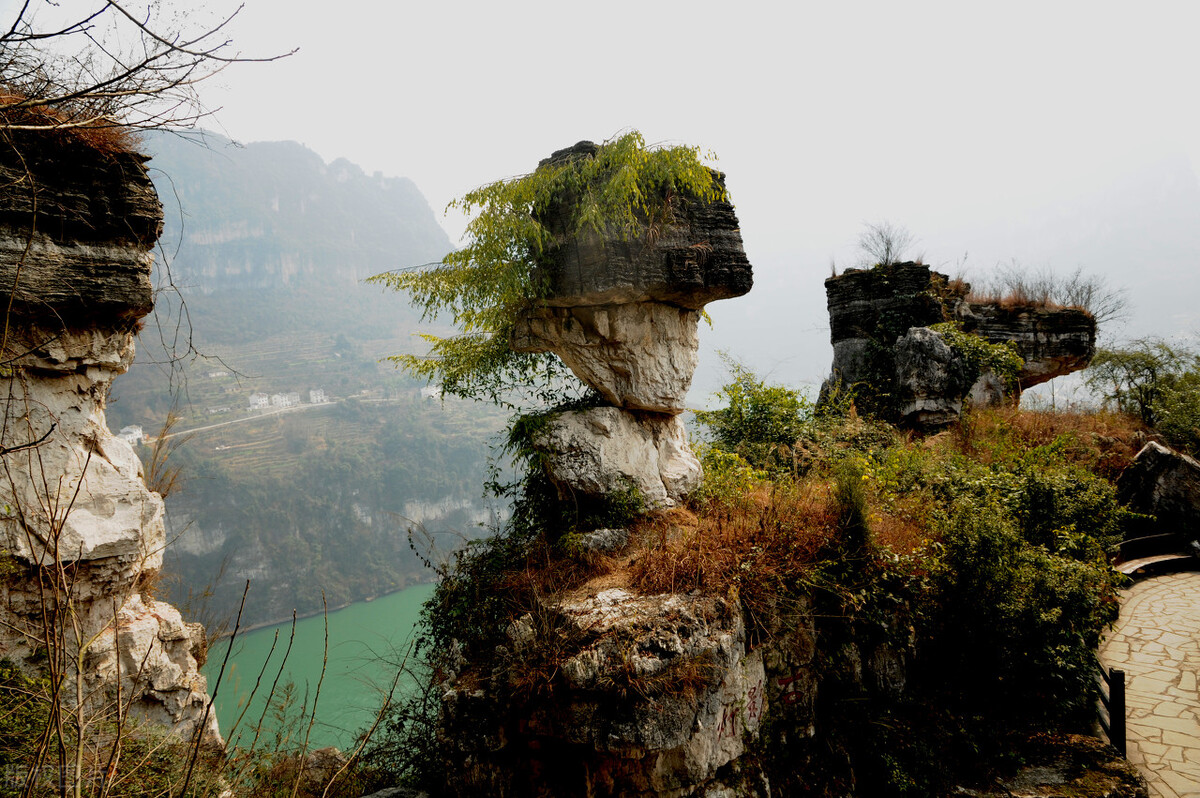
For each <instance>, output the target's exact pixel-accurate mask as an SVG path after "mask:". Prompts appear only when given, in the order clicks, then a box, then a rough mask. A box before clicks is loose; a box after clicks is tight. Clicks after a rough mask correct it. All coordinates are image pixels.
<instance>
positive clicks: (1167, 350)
mask: <svg viewBox="0 0 1200 798" xmlns="http://www.w3.org/2000/svg"><path fill="white" fill-rule="evenodd" d="M1086 379H1087V384H1088V386H1089V387H1090V388H1091V389H1092V390H1094V391H1096V392H1097V393H1098V394H1100V396H1101V398H1102V399H1103V400H1104V401H1105V402H1106V403H1108V404H1111V405H1114V406H1115V407H1116V408H1117V409H1118V410H1120V411H1121V412H1123V413H1128V414H1129V415H1132V416H1135V417H1137V418H1139V419H1141V420H1142V422H1143V423H1145V424H1146V425H1148V426H1151V427H1155V428H1157V429H1158V430H1159V432H1161V433H1162V434H1163V435H1164V436H1165V437H1166V438H1167V440H1168V441H1169V442H1170V443H1172V444H1174V445H1175V446H1179V447H1182V448H1185V449H1188V450H1189V451H1192V452H1197V451H1200V354H1197V353H1196V352H1194V351H1192V350H1190V349H1187V348H1185V347H1182V346H1178V345H1173V344H1170V343H1168V342H1166V341H1164V340H1162V339H1161V338H1140V339H1138V340H1135V341H1130V342H1128V343H1127V344H1125V345H1124V346H1122V347H1120V348H1114V349H1101V350H1099V351H1098V352H1097V353H1096V357H1095V358H1093V359H1092V363H1091V365H1090V366H1089V367H1088V370H1087V377H1086Z"/></svg>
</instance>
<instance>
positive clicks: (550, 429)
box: [533, 407, 701, 508]
mask: <svg viewBox="0 0 1200 798" xmlns="http://www.w3.org/2000/svg"><path fill="white" fill-rule="evenodd" d="M533 443H534V445H535V446H536V447H537V448H538V450H539V451H541V452H542V453H543V455H544V462H545V466H546V472H547V474H548V476H549V477H550V479H551V481H552V482H553V483H554V484H555V486H556V487H557V488H558V491H559V493H560V495H561V496H562V497H563V498H564V499H565V500H574V499H576V498H580V497H586V498H590V499H602V498H605V497H609V496H612V495H614V494H619V493H621V492H622V491H626V490H628V489H630V488H634V489H636V490H637V492H638V494H639V495H640V496H641V499H642V501H643V502H644V503H645V505H646V506H647V507H649V508H655V507H670V506H673V505H674V504H676V503H677V502H679V501H680V500H682V499H683V498H684V497H685V496H686V495H687V494H688V493H690V492H691V491H693V490H695V488H696V487H697V486H698V485H699V484H700V477H701V471H700V462H699V461H698V460H697V459H696V456H695V455H694V454H692V451H691V449H690V448H689V447H688V443H687V431H686V429H685V428H684V425H683V421H682V420H681V419H680V418H679V417H678V416H669V415H660V414H652V413H639V414H635V413H630V412H627V411H624V410H621V409H619V408H616V407H593V408H590V409H587V410H572V411H567V412H563V413H558V414H555V415H553V416H551V417H550V418H549V419H548V423H547V425H546V427H545V429H543V430H542V431H541V432H540V433H539V434H538V435H536V436H535V438H534V441H533Z"/></svg>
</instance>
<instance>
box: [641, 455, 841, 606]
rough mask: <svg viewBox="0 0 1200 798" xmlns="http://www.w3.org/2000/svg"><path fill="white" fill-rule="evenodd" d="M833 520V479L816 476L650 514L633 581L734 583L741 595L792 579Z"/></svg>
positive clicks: (704, 585)
mask: <svg viewBox="0 0 1200 798" xmlns="http://www.w3.org/2000/svg"><path fill="white" fill-rule="evenodd" d="M836 524H837V510H836V509H835V507H834V502H833V497H832V494H831V489H830V486H829V485H828V484H827V483H826V482H824V481H821V480H815V479H814V480H807V481H805V482H803V483H800V484H796V485H792V484H786V483H785V484H777V485H774V486H773V487H769V488H761V489H759V490H758V491H756V492H755V493H754V494H753V495H751V496H749V497H747V500H746V501H745V502H743V503H741V504H739V505H737V506H726V505H720V504H715V505H713V506H710V507H709V508H708V509H707V510H706V511H705V512H704V513H703V514H702V515H700V516H697V515H695V514H693V513H690V512H688V511H684V510H676V511H673V512H671V513H663V514H659V515H657V516H654V517H651V518H648V519H647V520H646V521H644V522H643V523H642V524H641V525H640V526H639V527H638V529H637V530H636V533H637V545H638V546H639V550H638V552H637V554H636V559H635V560H634V562H633V564H632V565H631V567H630V571H631V573H630V577H631V579H630V581H631V584H632V585H633V586H634V587H635V588H637V589H638V590H640V591H642V592H644V593H667V592H687V591H690V590H703V591H705V592H706V593H710V594H718V595H719V594H722V593H727V592H728V591H730V590H731V589H735V588H736V589H737V590H739V591H740V593H741V597H742V600H743V601H745V602H748V603H749V602H752V601H753V600H754V595H753V593H754V592H756V591H757V590H759V589H768V588H767V586H768V585H779V584H783V583H788V582H791V581H794V580H795V579H796V578H797V577H798V576H800V575H802V574H804V573H805V572H806V571H808V570H809V569H810V568H811V566H812V565H813V564H814V563H815V562H816V559H817V556H818V554H819V552H820V551H821V549H822V548H823V547H824V546H825V545H826V544H827V543H828V542H829V541H830V539H831V538H832V536H833V534H834V529H835V526H836Z"/></svg>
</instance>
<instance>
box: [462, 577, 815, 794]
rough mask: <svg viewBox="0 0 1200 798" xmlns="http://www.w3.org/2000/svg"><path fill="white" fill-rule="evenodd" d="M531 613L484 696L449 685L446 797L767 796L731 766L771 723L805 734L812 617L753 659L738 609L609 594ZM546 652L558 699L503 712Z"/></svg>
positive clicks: (761, 779) (685, 599)
mask: <svg viewBox="0 0 1200 798" xmlns="http://www.w3.org/2000/svg"><path fill="white" fill-rule="evenodd" d="M539 612H540V613H541V615H542V616H543V617H539V618H537V619H535V618H534V617H533V616H532V615H526V616H524V617H522V618H519V619H517V620H516V621H514V622H513V624H512V625H511V626H510V627H509V630H508V639H509V642H508V645H507V647H505V650H504V651H502V652H500V662H499V664H498V665H497V667H496V669H495V670H494V671H493V672H492V673H491V674H490V676H489V681H490V682H491V687H490V688H489V689H488V690H486V691H485V690H480V689H471V686H470V685H471V684H472V683H473V680H472V677H471V675H469V674H468V672H467V671H464V672H462V673H459V674H455V675H454V676H455V679H454V680H452V681H450V682H447V683H446V684H445V685H444V687H445V689H446V692H445V696H444V698H443V706H444V710H445V711H444V714H443V719H442V727H441V729H440V735H441V736H440V738H439V743H440V744H441V746H442V747H443V750H444V755H445V756H446V758H447V763H448V764H449V763H451V762H453V763H454V764H453V765H451V766H450V767H449V768H448V770H447V775H448V781H447V787H448V790H449V792H450V794H454V795H463V796H466V795H483V794H488V795H509V794H512V795H534V794H553V795H562V796H574V795H581V796H582V795H609V796H617V795H620V796H682V795H762V796H766V795H769V794H770V786H769V785H768V784H767V782H766V777H765V776H764V775H763V774H762V773H761V772H760V771H758V770H757V769H756V767H755V766H754V765H750V766H748V767H746V768H742V767H741V766H740V764H739V763H740V760H742V759H744V758H745V756H746V754H747V753H748V752H750V751H751V750H752V749H755V748H756V747H757V743H758V741H759V734H760V729H761V728H762V727H763V725H764V723H765V722H766V720H767V718H768V717H773V718H774V719H775V720H776V721H777V722H778V721H780V720H781V719H785V718H786V724H787V727H788V728H789V729H791V730H793V731H794V732H798V733H799V734H800V735H801V736H802V737H803V736H805V735H810V734H811V733H812V728H813V722H814V711H815V703H816V691H817V677H818V672H817V669H816V667H815V636H814V629H813V626H812V618H811V617H806V618H805V619H804V620H803V621H801V622H800V624H799V628H797V629H795V630H793V631H792V632H791V633H789V634H788V635H786V636H782V637H781V638H780V639H779V640H778V641H777V643H778V645H776V646H772V647H770V648H757V649H752V648H751V647H750V646H749V645H748V642H747V636H746V629H745V624H744V620H743V617H742V613H741V611H740V608H739V607H738V606H737V604H736V603H735V604H731V603H729V602H728V601H727V600H726V599H724V598H718V597H711V596H699V595H691V596H683V595H675V594H664V595H655V596H642V595H637V594H634V593H631V592H629V591H627V590H624V589H621V588H610V589H607V590H600V591H597V592H594V593H592V592H589V593H583V594H581V595H577V596H567V597H564V598H561V599H558V600H554V601H551V602H548V603H547V604H546V605H545V606H544V607H542V608H541V609H540V610H539ZM549 640H559V641H562V642H561V643H559V644H557V645H556V647H555V652H556V655H557V656H556V658H555V660H554V661H553V662H552V663H550V665H551V666H552V667H553V668H555V669H556V671H557V672H558V673H560V674H561V678H560V679H555V684H556V687H555V691H554V693H553V695H551V696H548V697H547V700H541V701H539V700H533V701H530V702H528V703H525V704H524V705H523V706H520V707H516V706H513V705H510V704H508V703H504V702H498V701H497V698H496V696H497V695H498V694H507V695H521V694H522V692H523V691H522V689H521V686H520V685H521V682H522V681H523V680H525V679H528V678H529V677H530V676H531V674H530V673H529V672H528V671H527V670H526V666H525V665H524V664H523V663H524V662H525V660H526V659H527V658H529V657H531V656H532V652H536V651H537V650H538V649H539V648H544V647H545V646H546V645H547V642H548V641H549ZM535 678H536V677H535ZM462 763H465V765H463V764H462Z"/></svg>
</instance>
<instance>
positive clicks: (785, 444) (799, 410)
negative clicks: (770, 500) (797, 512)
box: [696, 359, 813, 473]
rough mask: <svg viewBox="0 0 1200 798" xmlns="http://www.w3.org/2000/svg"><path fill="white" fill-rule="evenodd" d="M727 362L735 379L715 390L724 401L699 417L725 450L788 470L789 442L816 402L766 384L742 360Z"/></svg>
mask: <svg viewBox="0 0 1200 798" xmlns="http://www.w3.org/2000/svg"><path fill="white" fill-rule="evenodd" d="M726 363H727V365H728V367H729V373H730V376H731V377H732V378H733V379H732V381H731V382H729V383H727V384H726V385H725V386H723V387H722V388H721V390H719V391H718V392H717V396H718V397H720V398H721V399H722V400H723V401H724V402H725V407H723V408H721V409H720V410H699V411H697V412H696V420H697V421H699V422H700V424H702V425H703V426H704V427H705V428H706V429H707V430H708V432H709V434H710V435H711V436H712V440H713V443H714V444H715V445H716V446H718V447H720V448H722V449H724V450H725V451H727V452H734V453H737V454H738V455H741V457H743V458H744V459H745V460H746V461H747V462H749V463H750V464H751V465H753V466H754V467H756V468H761V469H767V470H769V471H772V472H775V473H788V472H790V471H791V470H792V456H791V447H792V446H793V445H795V443H796V440H797V439H799V438H800V437H802V436H803V435H804V434H805V432H806V431H807V430H808V429H809V428H810V426H811V424H812V420H813V407H812V403H811V402H810V401H809V400H808V399H807V398H806V397H805V396H803V395H802V394H801V393H800V392H799V391H797V390H794V389H792V388H785V387H783V386H781V385H768V384H767V383H766V382H765V381H763V380H761V379H759V378H758V376H757V375H755V374H754V372H752V371H750V369H748V368H746V367H745V366H743V365H742V364H740V363H737V362H734V361H731V360H728V359H727V361H726Z"/></svg>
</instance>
